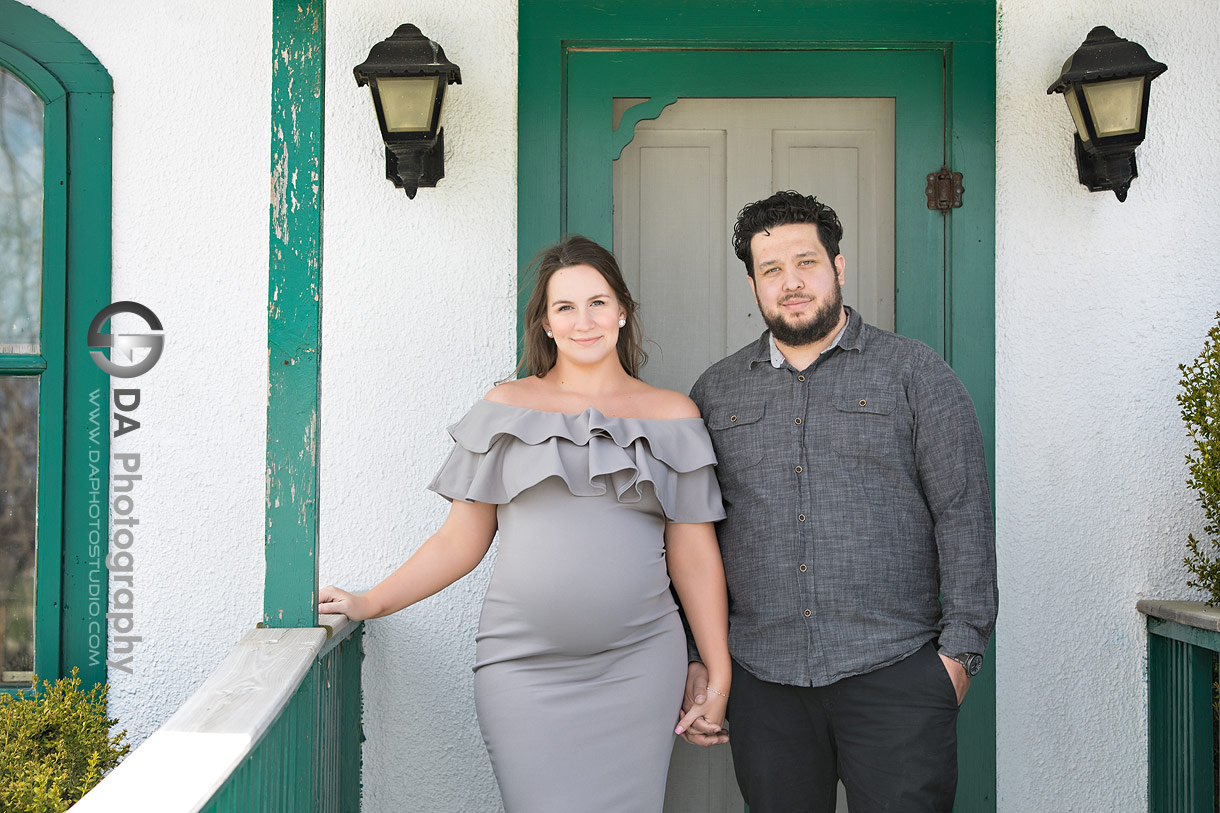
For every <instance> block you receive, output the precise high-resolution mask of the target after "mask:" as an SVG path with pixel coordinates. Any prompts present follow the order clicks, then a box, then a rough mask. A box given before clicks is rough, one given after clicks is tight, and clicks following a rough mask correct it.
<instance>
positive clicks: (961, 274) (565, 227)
mask: <svg viewBox="0 0 1220 813" xmlns="http://www.w3.org/2000/svg"><path fill="white" fill-rule="evenodd" d="M519 8H520V11H519V46H520V48H519V50H520V56H519V80H518V81H519V95H518V100H519V101H518V121H519V132H518V144H519V148H518V178H519V184H518V206H517V214H518V257H519V259H520V265H521V268H522V274H523V276H522V278H521V279H522V281H521V284H520V285H519V286H518V297H519V308H520V307H524V302H525V300H526V299H527V298H528V296H529V294H530V287H529V282H528V280H527V279H526V277H525V276H524V271H525V267H526V265H527V264H528V262H529V259H530V258H531V257H532V256H533V254H534V252H535V251H537V250H538V248H539V247H541V246H543V245H546V244H547V243H550V242H553V241H555V240H556V239H558V238H559V237H560V236H562V235H563V234H564V233H566V232H569V231H576V230H577V227H579V229H581V230H584V231H585V232H586V233H589V234H590V235H591V236H593V237H594V238H595V239H599V240H600V241H602V242H603V243H604V244H605V245H611V244H612V243H611V240H610V237H611V234H610V228H611V227H610V222H611V221H610V217H609V212H610V205H611V196H610V193H609V189H610V187H609V181H608V178H609V175H610V170H609V167H604V168H593V172H592V173H590V172H588V171H586V170H587V169H588V167H586V164H585V163H584V162H585V161H587V160H588V157H587V156H588V155H598V154H602V155H605V154H609V151H610V150H611V149H613V148H615V147H621V145H622V143H626V140H629V137H628V136H629V134H627V133H623V134H619V135H617V136H615V135H614V134H612V133H610V130H609V128H610V118H609V115H610V114H609V108H608V106H607V105H604V100H603V99H598V98H593V99H588V98H585V97H584V95H583V94H581V95H579V96H576V95H574V94H573V93H572V83H576V85H577V87H578V88H581V87H585V86H587V84H581V83H587V82H588V81H589V77H587V76H585V75H584V72H586V70H588V71H592V72H593V73H594V74H597V73H598V72H602V73H609V74H613V73H614V72H615V71H622V72H625V75H624V76H623V77H621V78H623V80H624V81H625V82H627V83H628V84H624V85H622V87H624V88H627V87H632V86H631V85H630V82H631V81H633V80H632V79H631V78H630V74H631V73H632V71H631V70H630V69H629V68H628V67H617V66H616V65H615V64H614V62H615V59H617V58H619V57H622V61H623V62H624V63H630V62H632V60H636V61H635V62H634V63H633V64H635V65H654V66H655V70H657V71H664V70H669V71H681V70H682V68H681V67H680V66H681V62H682V61H681V60H680V59H677V58H676V57H674V56H671V57H665V56H664V54H665V53H666V52H669V53H671V54H672V53H674V52H686V53H687V54H688V56H689V55H690V53H691V52H698V51H716V50H723V51H733V52H738V56H739V57H744V60H745V61H743V62H742V63H741V64H750V63H749V60H751V59H753V60H756V62H755V63H754V67H753V69H752V70H757V69H759V68H761V67H762V66H765V65H767V64H768V63H770V64H773V65H779V64H782V62H783V60H784V58H785V57H784V56H783V53H784V52H823V53H825V54H827V57H828V58H829V57H831V56H833V57H834V58H835V59H837V60H841V62H840V63H839V64H840V65H842V66H843V68H842V69H841V70H840V69H836V71H835V73H836V75H838V77H839V78H840V80H842V81H843V82H845V83H848V84H850V85H851V91H852V92H857V91H860V90H861V89H866V88H867V87H868V86H869V84H870V83H873V84H874V85H875V84H876V83H879V82H881V83H885V82H891V84H888V85H887V86H886V87H885V88H880V89H875V90H872V91H870V92H867V93H862V94H861V95H885V96H896V97H898V98H899V99H901V98H902V95H903V94H905V91H904V90H903V87H902V85H903V82H902V80H901V77H897V78H895V77H893V76H891V77H889V79H886V78H885V74H886V73H889V71H888V69H885V68H884V67H882V68H881V69H878V68H877V67H876V64H877V63H871V64H870V60H869V57H868V52H870V51H883V52H889V53H890V55H891V56H893V57H895V58H900V57H901V56H902V55H901V52H923V53H925V54H926V53H936V54H939V55H940V60H941V62H942V67H943V73H942V76H943V94H944V95H943V105H942V108H941V110H936V111H924V112H926V113H927V114H929V115H935V116H936V117H937V118H939V119H940V121H941V128H942V130H941V139H942V140H941V144H942V146H941V155H942V157H943V160H944V162H945V163H947V164H949V165H950V166H951V167H952V168H953V169H954V170H955V171H958V172H961V173H963V176H964V180H963V184H964V187H965V190H966V192H965V196H964V205H963V207H962V208H960V209H955V210H952V211H951V213H950V214H948V215H939V214H936V215H935V216H931V214H930V213H928V212H926V210H925V211H924V212H922V213H916V212H913V211H911V207H914V208H916V209H917V208H918V207H919V206H922V205H924V204H923V202H922V198H921V197H920V199H919V200H912V196H913V195H914V194H915V193H914V192H913V191H912V189H913V188H917V189H918V192H919V195H920V196H922V189H923V176H924V175H925V174H926V173H928V172H933V171H935V170H936V169H939V164H938V165H937V166H931V167H927V168H926V169H925V168H923V167H919V168H918V170H917V173H918V174H917V177H903V175H904V174H905V175H909V174H911V173H913V172H916V170H915V169H914V168H913V167H908V168H906V169H904V168H903V167H902V166H901V163H900V165H899V166H898V167H897V172H898V173H899V176H898V178H897V179H896V184H897V190H896V192H897V194H896V205H897V207H898V208H899V213H898V214H899V217H898V218H897V219H898V222H899V225H898V229H899V234H898V238H899V243H898V246H897V262H898V275H899V276H898V279H899V286H900V289H899V292H898V295H899V299H898V313H899V316H898V318H899V330H900V331H902V332H904V333H909V334H910V335H916V336H918V337H919V338H921V339H923V340H924V341H926V342H927V343H928V344H931V345H932V346H934V347H936V348H937V349H938V350H939V351H940V352H941V353H942V354H943V355H944V357H945V358H946V359H947V360H948V361H949V363H950V364H951V365H952V366H953V368H954V369H955V370H956V371H957V374H958V375H959V376H960V377H961V379H962V381H963V383H964V384H965V385H966V387H967V389H968V390H969V391H970V394H971V397H972V398H973V399H974V404H975V408H976V410H977V411H978V415H979V421H980V424H981V425H982V429H983V437H984V442H985V444H986V447H987V451H988V460H989V470H990V472H991V477H992V493H993V499H994V483H995V480H994V448H995V447H994V438H995V428H994V427H995V369H994V368H995V293H994V292H995V26H996V8H995V4H994V0H938V2H926V3H923V2H910V1H908V0H853V2H843V1H842V0H810V2H805V3H799V4H794V3H787V2H783V0H756V2H752V3H749V4H724V3H714V2H696V1H695V0H521V3H520V7H519ZM616 52H617V56H616ZM742 52H744V54H743V53H742ZM751 52H756V53H751ZM768 53H770V54H776V56H768V55H767V54H768ZM626 55H630V57H631V58H630V59H627V58H626ZM651 60H655V62H653V61H651ZM667 60H668V61H667ZM853 60H858V61H859V64H858V65H857V66H856V67H851V63H852V61H853ZM675 65H677V66H678V67H675ZM845 73H846V75H844V74H845ZM870 74H871V75H870ZM674 76H675V74H672V73H659V74H653V75H652V76H645V77H637V79H638V80H639V81H637V84H636V85H635V86H634V88H633V90H634V91H635V92H625V91H620V90H619V89H618V86H616V87H615V88H614V90H613V93H614V95H620V96H633V97H634V96H639V97H653V98H654V107H659V106H661V105H663V103H664V102H665V101H666V100H667V98H668V97H669V96H676V95H677V85H676V84H675V82H677V81H679V80H678V79H674V78H673V77H674ZM716 78H717V80H718V81H724V82H727V83H731V82H734V81H737V82H739V83H740V84H741V87H739V88H738V92H739V93H740V94H741V95H750V96H788V95H815V96H833V95H849V93H848V90H847V89H846V88H845V89H844V91H843V92H842V93H836V92H833V91H830V90H825V89H820V90H819V92H817V93H808V94H806V93H804V92H801V93H796V92H789V84H790V83H793V84H794V86H795V84H799V83H801V82H804V81H806V78H805V77H796V76H793V75H791V73H783V72H781V73H778V74H777V73H773V72H769V73H762V74H758V73H749V74H746V75H744V76H739V77H736V78H734V77H731V76H724V75H722V72H720V71H718V72H717V77H716ZM594 79H596V76H595V77H594ZM645 79H647V80H649V82H650V83H645V82H644V81H643V80H645ZM688 79H691V80H693V81H697V80H698V77H688ZM750 79H752V80H753V81H752V82H751V81H750ZM593 84H594V85H596V84H597V82H596V81H594V83H593ZM910 92H911V93H912V94H914V95H912V98H915V97H916V96H917V95H918V92H917V91H914V90H912V91H910ZM705 93H706V95H714V96H731V95H734V94H733V93H729V92H725V91H724V90H720V89H716V90H715V91H713V90H711V89H709V90H707V91H706V92H705ZM695 95H704V94H695ZM925 98H926V97H925ZM898 104H899V107H898V110H899V111H900V110H901V102H899V103H898ZM585 105H592V106H594V107H592V108H591V109H582V106H585ZM603 107H604V109H603ZM628 112H629V113H630V112H631V111H628ZM640 112H641V113H642V114H643V115H645V116H655V115H657V114H658V113H659V112H660V111H659V109H657V110H655V112H654V111H652V110H647V109H646V110H642V111H640ZM918 115H919V114H918V112H916V116H917V117H918ZM589 116H592V117H593V119H592V120H594V121H596V120H597V119H598V118H599V117H600V119H601V121H602V125H601V126H600V127H599V128H598V129H599V132H598V133H591V132H586V131H585V129H584V123H583V122H584V121H585V120H586V119H587V118H588V117H589ZM625 122H626V123H625V124H624V125H623V126H624V127H629V126H631V122H630V121H627V120H626V119H625ZM897 127H898V128H899V130H900V132H899V134H898V138H899V142H900V146H899V150H900V153H899V156H898V157H899V158H900V159H901V157H902V152H901V151H902V149H903V147H902V146H901V143H902V141H903V139H904V138H909V136H908V135H904V134H903V133H902V132H901V131H902V129H903V127H904V123H903V119H902V118H901V113H899V119H898V122H897ZM620 129H622V127H620ZM587 139H594V140H598V139H600V140H601V143H592V144H590V143H586V140H587ZM573 168H579V169H580V170H581V171H579V172H573ZM577 180H579V181H580V183H577ZM904 219H905V221H906V222H907V224H908V225H907V226H906V227H904V226H903V225H902V223H903V222H904ZM919 222H922V223H923V224H925V225H923V226H917V225H915V224H916V223H919ZM904 229H905V232H904ZM920 232H927V233H926V234H922V233H920ZM911 239H915V240H916V243H913V244H911V245H917V246H919V248H918V249H916V250H915V251H914V254H912V253H910V251H909V250H908V248H907V245H908V243H907V242H906V241H908V240H911ZM928 246H933V247H935V246H939V251H941V252H942V256H941V258H940V259H941V269H942V270H941V271H940V272H939V274H935V275H932V274H929V275H925V276H924V279H930V278H932V277H933V276H935V277H939V279H940V280H942V281H943V282H942V284H940V285H937V286H936V287H935V290H931V289H923V290H919V289H918V286H917V287H916V289H915V290H909V289H908V290H903V286H902V279H903V275H904V273H906V274H907V276H908V277H910V274H909V272H904V268H907V269H909V268H911V267H913V266H912V264H913V263H918V262H921V261H922V258H924V257H925V256H926V255H925V254H924V253H923V252H924V250H925V249H926V248H927V247H928ZM912 297H914V298H912ZM920 308H926V309H927V310H928V311H929V312H932V313H934V314H939V315H938V316H936V317H935V318H934V319H932V320H928V319H926V318H925V317H924V316H923V315H921V314H920V310H919V309H920ZM518 323H519V325H520V319H519V320H518ZM518 330H520V328H518ZM994 665H995V658H994V645H993V647H992V649H991V651H990V652H989V653H988V668H986V669H984V672H983V673H982V674H981V675H980V676H979V677H978V678H976V679H975V681H974V683H973V685H972V687H971V691H970V697H969V699H968V700H967V703H966V706H965V707H964V711H963V715H962V718H961V720H960V722H959V734H960V738H961V747H960V749H959V752H960V754H959V773H960V779H959V783H958V803H957V807H956V809H957V810H958V811H971V812H973V811H994V810H995V772H996V771H995V673H994Z"/></svg>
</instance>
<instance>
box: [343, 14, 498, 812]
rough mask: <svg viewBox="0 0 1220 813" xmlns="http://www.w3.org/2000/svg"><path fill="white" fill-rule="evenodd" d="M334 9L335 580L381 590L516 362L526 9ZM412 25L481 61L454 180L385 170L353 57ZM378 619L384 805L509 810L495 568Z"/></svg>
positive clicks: (374, 649) (448, 167)
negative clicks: (497, 683)
mask: <svg viewBox="0 0 1220 813" xmlns="http://www.w3.org/2000/svg"><path fill="white" fill-rule="evenodd" d="M367 5H368V8H365V7H362V6H360V5H359V4H357V3H354V2H353V3H346V4H344V9H343V10H342V11H340V10H339V9H338V8H337V4H335V3H333V2H332V3H330V4H329V5H328V19H327V117H326V156H327V159H326V160H327V165H326V201H325V205H326V230H325V247H324V254H325V260H324V263H325V269H326V280H325V283H324V285H325V294H324V296H325V301H326V307H325V309H324V311H323V323H322V328H323V340H322V341H323V354H322V363H323V373H322V401H323V409H322V424H321V426H322V434H321V440H322V442H321V458H322V468H321V477H322V481H321V506H322V509H321V525H322V528H321V552H320V558H319V567H320V572H321V579H322V583H323V584H326V583H331V582H333V583H334V584H338V585H341V586H346V587H349V588H353V587H359V588H367V587H371V586H372V585H374V584H376V583H377V582H378V581H379V580H380V579H382V578H384V577H385V576H386V575H388V574H389V573H390V571H392V570H393V569H394V568H396V567H397V566H398V565H400V564H401V563H402V562H403V561H405V560H406V558H407V557H408V556H409V555H410V554H411V553H412V552H413V551H414V550H415V549H416V548H418V547H419V546H420V545H421V544H422V543H423V542H424V540H425V539H426V538H427V537H428V536H429V535H430V534H431V533H432V532H434V531H435V530H436V529H437V528H439V527H440V524H441V521H442V520H443V519H444V516H445V514H446V513H447V511H448V503H447V502H445V500H444V499H442V498H441V497H439V496H437V495H436V494H433V493H432V492H430V491H426V490H425V489H426V486H427V485H428V483H429V482H430V481H431V479H432V476H433V475H434V474H435V473H436V469H437V468H439V467H440V464H441V462H442V461H443V460H444V458H445V456H446V455H447V454H448V453H449V449H450V448H451V446H452V444H453V441H452V440H451V439H450V438H449V435H448V434H447V433H446V432H445V428H446V427H447V426H449V425H450V424H452V423H454V422H455V421H456V420H457V419H458V418H460V417H461V416H462V414H463V413H464V412H465V411H466V410H467V409H468V408H469V407H470V406H471V405H472V404H473V403H474V401H475V400H476V399H478V398H480V397H481V396H482V395H483V393H484V392H486V391H487V390H488V389H490V388H491V386H492V384H493V383H494V382H495V381H496V380H498V379H502V378H504V377H506V376H508V375H509V374H510V373H511V372H512V369H513V366H514V365H515V363H516V352H515V341H516V291H517V263H516V256H517V251H516V240H517V236H516V210H517V199H516V165H517V155H516V144H517V137H516V129H517V128H516V115H517V111H516V107H517V105H516V98H517V92H516V89H517V72H516V64H517V60H516V53H517V13H516V12H517V7H516V3H515V2H513V0H474V1H473V2H447V3H444V2H426V3H416V4H413V5H411V6H410V7H409V8H408V7H406V6H403V5H401V4H397V3H375V4H367ZM403 22H411V23H414V24H415V25H417V26H419V28H420V30H421V31H423V33H424V34H426V35H427V36H428V37H430V38H432V39H433V40H435V41H436V42H438V43H440V44H441V46H442V47H443V48H444V49H445V55H446V56H448V57H449V59H450V61H452V62H455V63H457V64H458V65H459V66H460V67H461V69H462V84H461V85H451V86H450V87H449V91H448V93H447V95H446V101H445V111H444V119H443V124H444V126H445V147H446V153H447V157H446V160H445V174H446V177H445V179H444V180H442V181H441V182H440V183H439V185H438V186H437V187H436V188H435V189H421V190H419V193H418V194H417V195H416V197H415V199H414V200H408V199H407V196H406V195H405V194H404V193H403V192H402V190H399V189H396V188H394V186H393V184H391V183H390V182H389V181H386V180H385V151H384V147H383V146H382V144H381V137H380V134H379V132H378V129H377V120H376V117H375V116H374V114H373V105H372V101H371V100H370V98H369V91H368V89H367V88H357V87H356V83H355V81H354V80H353V79H352V67H353V66H355V65H358V64H360V63H361V62H363V61H364V59H365V58H366V57H367V56H368V51H369V48H370V47H372V45H373V44H374V43H376V42H379V41H381V40H382V39H384V38H386V37H388V36H389V35H390V34H391V33H392V32H393V30H394V28H395V27H396V26H397V25H398V24H400V23H403ZM490 561H491V560H490V559H488V560H487V561H485V562H484V563H483V565H481V566H480V567H479V568H478V569H477V570H476V571H475V573H474V574H472V575H471V576H469V577H467V578H466V579H463V580H462V581H460V582H458V583H457V584H455V585H454V586H452V587H450V588H449V589H448V590H445V591H443V592H442V593H441V594H439V595H437V596H434V597H433V598H431V599H428V600H426V601H424V602H422V603H420V604H419V605H416V606H415V607H411V608H409V609H407V610H406V611H404V612H401V613H399V614H397V615H395V616H391V617H389V618H385V619H377V620H374V621H371V622H369V623H368V624H367V625H366V630H367V638H366V641H365V653H366V656H365V661H364V709H365V714H364V733H365V736H366V737H367V738H368V740H367V742H365V747H364V810H365V811H370V813H376V812H377V811H392V810H419V811H425V810H435V811H472V812H473V811H495V810H498V809H499V805H500V796H499V791H498V790H497V789H496V783H495V779H494V777H493V776H492V773H491V763H490V762H489V760H488V757H487V752H486V750H485V749H484V747H483V741H482V738H481V737H480V735H479V730H478V725H477V723H476V721H475V715H474V689H473V675H472V673H471V671H470V668H471V666H472V665H473V663H474V633H475V630H476V628H477V625H478V614H479V608H480V606H481V604H482V598H483V593H484V592H485V590H486V587H487V576H488V575H489V574H490V568H489V567H488V565H489V564H490Z"/></svg>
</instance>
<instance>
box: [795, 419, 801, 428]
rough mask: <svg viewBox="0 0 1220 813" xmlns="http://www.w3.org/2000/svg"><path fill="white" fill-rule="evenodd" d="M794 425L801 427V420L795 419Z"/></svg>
mask: <svg viewBox="0 0 1220 813" xmlns="http://www.w3.org/2000/svg"><path fill="white" fill-rule="evenodd" d="M796 425H797V426H800V425H801V419H800V418H797V419H796Z"/></svg>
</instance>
